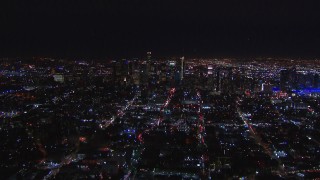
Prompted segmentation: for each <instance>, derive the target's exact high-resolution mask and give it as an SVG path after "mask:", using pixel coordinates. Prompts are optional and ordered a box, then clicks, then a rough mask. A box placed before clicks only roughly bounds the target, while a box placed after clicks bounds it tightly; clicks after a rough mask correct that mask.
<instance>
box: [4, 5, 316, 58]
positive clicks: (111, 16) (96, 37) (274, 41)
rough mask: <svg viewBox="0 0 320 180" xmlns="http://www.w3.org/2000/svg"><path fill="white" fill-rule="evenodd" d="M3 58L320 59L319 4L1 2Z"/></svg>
mask: <svg viewBox="0 0 320 180" xmlns="http://www.w3.org/2000/svg"><path fill="white" fill-rule="evenodd" d="M0 23H1V26H0V56H2V57H4V56H10V57H15V56H59V57H96V58H100V57H136V56H138V57H141V56H144V55H145V54H146V51H152V52H153V54H154V55H155V56H180V55H185V56H194V57H204V56H212V57H214V56H244V57H247V56H282V57H283V56H289V57H320V1H319V0H299V1H298V0H283V1H282V0H251V1H247V0H229V1H228V0H221V1H214V0H211V1H201V0H19V1H18V0H2V1H1V2H0Z"/></svg>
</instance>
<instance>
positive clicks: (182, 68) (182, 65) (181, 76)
mask: <svg viewBox="0 0 320 180" xmlns="http://www.w3.org/2000/svg"><path fill="white" fill-rule="evenodd" d="M183 73H184V56H182V57H181V72H180V80H182V79H183Z"/></svg>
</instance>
